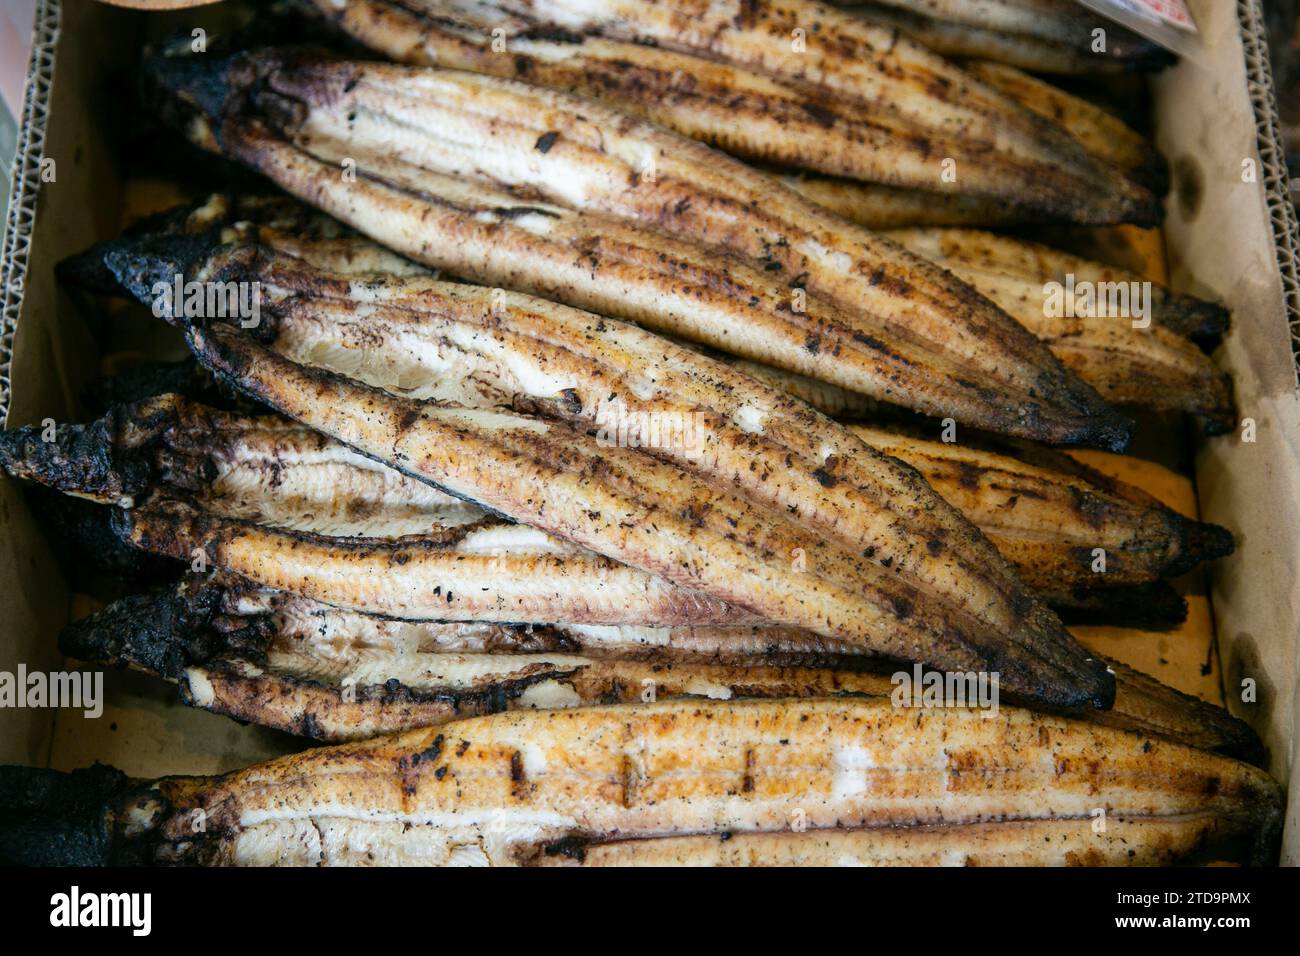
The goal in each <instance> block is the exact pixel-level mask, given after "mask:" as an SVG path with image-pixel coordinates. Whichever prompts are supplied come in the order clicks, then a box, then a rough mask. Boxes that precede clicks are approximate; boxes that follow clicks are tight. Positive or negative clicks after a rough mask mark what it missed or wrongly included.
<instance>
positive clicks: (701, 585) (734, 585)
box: [187, 327, 1109, 705]
mask: <svg viewBox="0 0 1300 956" xmlns="http://www.w3.org/2000/svg"><path fill="white" fill-rule="evenodd" d="M187 334H188V337H189V339H190V342H191V348H192V350H193V351H194V353H195V355H196V356H197V357H198V358H199V359H200V360H201V361H203V362H204V363H205V364H206V365H208V366H209V367H210V368H212V369H213V370H214V371H215V372H217V373H218V375H220V376H222V377H225V378H227V379H229V380H230V381H231V382H232V383H238V386H239V387H240V388H241V389H243V390H245V391H247V392H248V393H249V394H250V395H254V396H256V397H258V398H259V399H260V400H262V401H265V402H267V403H268V404H270V405H272V406H273V407H276V408H277V409H278V410H279V411H281V412H282V413H284V414H287V415H289V416H290V417H293V418H297V419H299V420H301V421H304V422H305V423H307V424H310V425H311V426H312V427H315V428H317V429H318V430H321V431H323V432H325V433H326V434H329V435H331V436H332V437H334V438H336V439H338V440H340V441H342V442H344V443H345V444H348V445H351V446H352V447H354V448H357V449H358V450H359V451H362V452H363V453H364V454H367V455H370V456H372V457H375V458H377V459H379V460H385V461H388V462H395V463H397V465H398V467H400V468H401V469H402V470H403V471H407V472H408V473H411V474H414V475H416V476H418V477H422V478H425V479H426V480H430V481H432V482H434V483H435V484H438V485H440V486H442V487H444V488H446V489H447V490H449V491H451V492H452V493H453V494H458V495H462V496H464V497H468V498H471V499H474V500H478V501H481V502H483V503H485V504H486V505H487V506H488V507H490V508H492V509H494V510H497V511H500V512H503V513H505V514H508V515H510V516H511V517H514V518H515V519H516V520H520V521H523V522H525V523H528V524H532V525H534V526H536V527H540V528H542V529H543V530H547V531H549V532H551V533H554V534H557V535H558V536H560V537H562V538H567V539H569V540H572V541H574V542H575V543H577V544H581V545H584V546H587V547H593V549H594V550H597V551H599V552H600V553H603V554H606V555H607V556H608V557H611V558H614V559H616V560H619V561H623V562H625V563H628V564H632V565H633V566H634V567H638V568H640V569H641V570H644V571H648V572H650V573H652V574H657V575H661V576H663V577H666V578H668V579H669V580H670V581H673V582H674V583H678V584H681V585H684V586H686V587H690V588H693V589H697V590H703V591H705V592H706V593H709V594H712V595H713V596H714V597H717V598H720V599H722V600H724V601H726V602H728V603H731V604H738V605H739V606H741V607H745V608H748V609H749V610H751V611H754V612H755V613H757V614H759V615H761V616H762V617H764V618H766V619H767V620H772V621H776V622H779V623H786V624H794V625H798V626H802V627H806V628H808V629H810V630H813V631H816V632H817V633H820V634H823V635H825V636H829V637H837V638H842V639H846V640H851V641H859V642H863V643H864V644H866V645H869V646H871V647H872V648H873V649H874V650H876V651H878V652H879V653H882V654H886V655H889V656H893V657H897V658H903V659H908V660H913V659H924V660H931V661H937V660H940V659H942V660H944V661H945V663H944V664H943V665H939V666H945V667H950V668H955V669H961V670H984V671H997V672H998V673H999V674H1001V675H1002V678H1001V679H1002V683H1003V686H1004V687H1006V688H1008V690H1012V689H1015V690H1016V691H1018V692H1024V693H1025V694H1026V696H1027V697H1036V696H1042V697H1043V698H1044V699H1051V700H1056V701H1058V702H1060V703H1082V702H1083V701H1084V700H1096V701H1098V702H1099V703H1101V704H1102V705H1105V704H1107V703H1108V685H1109V675H1104V674H1101V673H1099V668H1097V666H1096V665H1095V663H1093V662H1091V661H1089V660H1087V659H1086V658H1085V656H1084V655H1082V653H1081V652H1079V651H1078V650H1077V649H1076V647H1075V646H1074V645H1073V643H1072V642H1070V641H1065V642H1060V641H1058V640H1053V639H1050V638H1049V639H1048V640H1047V641H1042V640H1040V639H1037V638H1031V639H1029V640H1028V641H1027V642H1024V643H1022V642H1019V641H1008V640H1007V639H1006V638H1005V637H1001V638H994V639H992V640H991V642H990V639H989V637H986V636H984V635H983V634H981V633H980V632H981V631H983V630H986V629H985V626H984V625H982V624H981V623H979V622H977V621H975V620H974V619H973V618H969V617H968V616H967V615H965V614H963V613H962V612H961V611H960V610H959V609H956V608H952V609H944V612H943V613H941V612H940V610H939V609H938V608H933V607H931V606H930V604H929V602H923V601H922V600H920V595H919V593H918V592H917V591H916V589H915V588H913V587H910V586H908V585H906V584H905V583H904V582H902V581H899V580H898V579H897V578H893V577H890V576H889V575H887V574H884V573H882V569H880V567H879V565H876V564H874V563H871V562H869V561H868V562H866V563H864V562H863V560H861V559H859V558H857V557H855V556H853V555H850V554H849V553H848V552H847V551H845V550H844V549H843V548H841V547H840V546H838V545H837V544H835V543H834V542H829V541H823V540H810V537H815V536H810V535H809V534H808V533H807V532H806V531H804V530H802V529H800V528H799V527H798V526H795V525H793V524H792V523H790V522H788V520H787V519H786V517H785V516H784V515H782V514H781V513H780V512H775V511H772V510H770V509H768V508H766V507H763V506H759V505H756V504H754V503H752V502H750V501H746V500H744V499H741V498H738V497H736V496H734V495H732V494H730V493H728V492H723V491H720V490H719V489H718V488H717V487H715V486H712V485H709V484H708V483H706V482H704V481H701V480H699V479H696V478H695V477H694V476H692V475H690V474H689V473H686V472H683V471H681V470H679V469H676V468H673V467H670V466H668V465H667V464H665V463H661V462H658V461H657V460H655V459H651V458H648V457H647V456H644V455H637V454H633V453H631V452H630V451H629V450H628V449H622V448H611V447H608V446H601V445H600V444H599V443H598V442H596V441H595V440H594V439H590V438H588V437H586V436H585V435H582V434H580V433H578V432H576V431H572V430H570V429H569V428H568V427H567V426H565V425H562V424H560V423H550V422H547V423H545V424H542V423H541V422H540V421H539V420H537V419H528V418H525V417H523V416H500V415H494V414H491V413H484V412H480V411H477V410H469V409H454V408H444V407H436V408H435V407H430V406H427V405H421V404H419V403H415V402H410V401H408V400H403V399H399V398H397V397H395V396H392V395H390V394H389V393H386V392H382V391H378V390H375V389H370V388H367V387H365V386H362V385H359V384H358V383H355V382H349V381H347V380H345V379H342V378H340V377H339V376H335V375H329V374H325V373H322V372H319V371H315V370H311V369H307V368H304V367H302V366H296V365H294V364H293V363H291V362H287V361H285V360H283V359H282V358H280V357H279V356H277V355H276V354H275V353H273V352H271V351H270V350H268V349H266V348H264V347H262V346H259V345H256V344H254V343H251V342H248V341H246V340H244V339H242V338H241V337H240V336H239V335H237V334H235V333H233V332H230V331H228V330H225V329H223V328H221V327H214V328H212V329H210V330H206V331H205V330H198V329H190V330H189V331H188V333H187ZM655 502H658V504H655ZM663 502H673V503H674V508H673V510H672V511H667V510H665V509H664V508H663V505H662V503H663ZM665 543H667V546H666V545H665ZM796 551H799V552H800V553H801V554H803V556H804V560H805V564H804V568H805V569H806V570H798V571H796V570H794V569H793V566H792V565H791V564H790V561H791V557H790V556H792V555H794V554H795V553H796ZM809 570H811V571H813V572H814V573H812V574H809V573H807V571H809ZM900 599H901V601H902V603H899V602H900ZM1031 606H1032V605H1031ZM958 622H961V628H963V629H967V633H965V634H963V633H962V632H961V630H959V629H958V628H957V627H956V626H955V625H957V624H958ZM990 637H991V636H990ZM914 655H915V656H914ZM980 664H983V665H986V666H978V665H980ZM959 665H961V666H959ZM1058 674H1059V675H1060V676H1057V675H1058ZM1067 675H1068V676H1067ZM1083 688H1087V690H1082V689H1083Z"/></svg>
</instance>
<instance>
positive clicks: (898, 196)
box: [780, 173, 1039, 229]
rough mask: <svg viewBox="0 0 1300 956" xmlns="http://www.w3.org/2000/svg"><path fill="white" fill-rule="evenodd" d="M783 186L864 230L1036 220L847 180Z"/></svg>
mask: <svg viewBox="0 0 1300 956" xmlns="http://www.w3.org/2000/svg"><path fill="white" fill-rule="evenodd" d="M780 179H781V182H782V184H783V185H785V186H787V187H788V188H790V189H793V190H794V191H795V192H797V193H799V195H801V196H803V197H804V198H805V199H809V200H811V201H812V202H815V203H816V204H817V205H819V206H824V207H825V208H827V209H829V210H830V211H831V212H833V213H835V214H836V215H837V216H842V217H843V218H845V219H847V220H849V222H854V223H857V224H858V225H859V226H865V227H866V228H867V229H910V228H919V227H925V226H981V227H985V228H988V227H992V226H1014V225H1020V224H1022V223H1027V222H1034V221H1039V217H1037V216H1035V215H1034V213H1033V211H1032V210H1028V209H1024V208H1023V207H1020V206H1016V205H1015V204H1014V203H999V202H993V201H990V200H987V199H979V198H976V197H972V196H963V195H961V194H960V193H954V192H943V191H936V192H927V191H924V190H920V189H900V188H898V187H895V186H884V185H880V184H877V183H861V182H857V181H856V180H852V179H841V178H836V177H831V176H817V175H812V174H807V173H786V174H783V175H781V176H780Z"/></svg>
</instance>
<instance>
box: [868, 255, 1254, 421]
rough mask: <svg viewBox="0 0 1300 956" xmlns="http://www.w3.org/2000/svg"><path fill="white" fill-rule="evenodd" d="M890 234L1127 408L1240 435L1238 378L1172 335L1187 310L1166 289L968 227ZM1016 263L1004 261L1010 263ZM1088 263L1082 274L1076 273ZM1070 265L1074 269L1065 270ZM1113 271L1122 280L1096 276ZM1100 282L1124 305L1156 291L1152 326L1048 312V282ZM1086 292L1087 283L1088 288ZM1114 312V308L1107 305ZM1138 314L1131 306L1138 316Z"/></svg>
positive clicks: (1101, 291)
mask: <svg viewBox="0 0 1300 956" xmlns="http://www.w3.org/2000/svg"><path fill="white" fill-rule="evenodd" d="M890 235H891V236H892V237H893V238H895V239H897V240H898V241H899V242H901V243H902V244H903V245H905V246H907V247H908V248H909V249H912V250H913V251H914V252H916V253H917V254H918V255H926V256H927V257H929V258H932V259H933V260H934V261H935V262H938V263H939V264H941V265H942V266H944V267H945V268H947V269H949V270H951V271H952V272H953V273H954V274H956V275H959V276H961V278H962V279H964V280H965V281H967V282H969V283H970V284H971V285H972V286H974V287H975V288H976V289H978V290H979V291H980V292H981V293H983V294H984V295H986V296H988V297H989V298H990V299H992V300H993V301H994V302H996V303H997V304H998V305H999V306H1001V307H1002V308H1003V309H1005V310H1006V311H1007V312H1008V313H1010V314H1011V315H1013V316H1015V317H1016V319H1017V320H1018V321H1020V323H1021V324H1023V325H1024V326H1025V327H1026V328H1028V329H1029V330H1030V331H1032V332H1034V333H1035V334H1036V335H1037V336H1038V337H1039V338H1040V339H1041V340H1042V341H1043V342H1044V343H1045V344H1047V345H1048V347H1049V348H1051V350H1052V352H1053V353H1054V354H1055V355H1056V356H1057V358H1059V359H1060V360H1061V361H1062V363H1063V364H1064V365H1065V366H1066V367H1067V368H1069V369H1071V370H1072V371H1074V372H1075V373H1076V374H1077V375H1078V376H1079V377H1080V378H1081V379H1083V380H1084V381H1085V382H1087V383H1088V384H1089V385H1091V386H1092V387H1093V388H1095V389H1097V391H1098V392H1099V393H1100V394H1101V395H1103V396H1104V397H1105V398H1106V400H1107V401H1110V402H1114V403H1116V404H1120V405H1142V406H1145V407H1148V408H1154V409H1156V410H1159V411H1182V412H1187V413H1189V414H1191V415H1193V416H1194V417H1195V418H1196V419H1197V421H1198V422H1199V423H1200V425H1201V427H1202V428H1203V429H1204V430H1205V431H1206V432H1207V433H1208V434H1212V435H1217V434H1223V433H1224V432H1226V431H1230V430H1231V429H1232V428H1233V427H1234V426H1235V424H1236V420H1237V416H1236V409H1235V407H1234V405H1233V401H1232V383H1231V379H1230V378H1229V377H1228V376H1227V375H1226V374H1225V373H1223V372H1220V371H1219V370H1218V369H1217V368H1215V366H1214V363H1213V362H1212V361H1211V360H1210V358H1209V357H1208V356H1207V355H1206V354H1205V353H1204V352H1202V351H1201V350H1200V349H1199V348H1197V347H1196V346H1195V345H1194V344H1193V343H1192V342H1191V341H1189V340H1188V339H1186V338H1183V337H1182V336H1180V335H1178V334H1176V333H1175V332H1173V331H1171V330H1170V329H1168V328H1166V327H1165V326H1164V324H1163V323H1162V322H1161V320H1160V316H1161V313H1162V312H1163V311H1164V310H1165V307H1166V304H1168V305H1170V306H1172V308H1173V309H1174V310H1177V309H1178V308H1179V305H1180V302H1179V300H1178V299H1175V300H1173V301H1172V302H1171V301H1170V298H1169V296H1167V295H1166V294H1164V292H1163V290H1159V291H1158V287H1157V286H1156V285H1155V284H1154V283H1149V282H1145V281H1144V280H1142V279H1141V278H1140V277H1138V276H1133V275H1127V276H1125V274H1124V273H1123V271H1122V270H1110V269H1107V268H1106V267H1102V266H1099V264H1096V263H1088V262H1087V261H1086V260H1085V261H1082V262H1079V261H1078V259H1077V257H1072V256H1068V255H1065V254H1057V253H1055V250H1051V249H1045V248H1044V247H1040V246H1035V245H1034V244H1030V243H1019V242H1018V241H1017V240H1014V239H1003V238H1002V237H1000V236H995V235H992V234H989V233H981V232H978V231H967V230H956V229H954V230H907V231H895V232H892V233H890ZM1019 257H1023V258H1024V259H1027V260H1032V261H1034V262H1035V271H1037V272H1039V273H1040V274H1041V273H1043V272H1046V271H1048V270H1052V271H1055V272H1056V274H1057V275H1058V276H1059V278H1057V277H1056V276H1053V277H1051V278H1047V279H1042V280H1041V281H1040V279H1039V278H1038V277H1037V276H1026V275H1024V273H1023V272H1022V271H1013V270H1015V269H1016V267H1015V266H1014V265H1012V264H1010V263H1012V262H1014V260H1015V259H1016V258H1019ZM1004 262H1005V263H1007V264H1005V265H1004V264H1003V263H1004ZM1074 264H1079V265H1080V266H1081V270H1082V275H1081V274H1078V273H1075V272H1072V271H1070V270H1069V267H1070V266H1071V265H1074ZM1061 266H1065V267H1066V269H1065V271H1064V272H1062V271H1060V269H1059V267H1061ZM1107 273H1109V274H1113V275H1115V276H1116V278H1102V279H1092V278H1087V277H1088V276H1093V275H1098V274H1107ZM1066 281H1069V282H1070V283H1071V287H1074V286H1076V285H1078V284H1081V283H1087V282H1093V283H1106V285H1104V286H1101V285H1098V286H1097V289H1096V298H1097V300H1098V301H1099V302H1100V301H1108V300H1107V299H1106V298H1105V297H1106V296H1107V295H1108V293H1107V292H1106V290H1107V289H1112V290H1118V291H1122V295H1123V298H1122V299H1119V300H1117V301H1119V302H1121V303H1127V302H1130V295H1131V290H1134V289H1143V290H1148V289H1149V290H1150V292H1151V301H1150V302H1149V304H1148V305H1149V309H1150V311H1149V313H1148V315H1146V316H1143V318H1142V320H1149V324H1148V325H1147V327H1135V324H1134V323H1135V322H1139V321H1141V320H1139V319H1138V317H1137V316H1136V315H1124V314H1120V315H1114V316H1107V317H1100V316H1099V317H1070V316H1066V315H1061V316H1053V315H1049V314H1048V309H1047V303H1048V289H1047V288H1046V287H1045V284H1044V283H1047V282H1055V283H1062V284H1063V283H1064V282H1066ZM1079 287H1082V286H1079ZM1107 307H1108V308H1109V307H1110V306H1107ZM1131 310H1132V307H1131V306H1130V311H1131Z"/></svg>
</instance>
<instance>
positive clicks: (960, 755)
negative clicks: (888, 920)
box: [108, 699, 1281, 865]
mask: <svg viewBox="0 0 1300 956" xmlns="http://www.w3.org/2000/svg"><path fill="white" fill-rule="evenodd" d="M683 768H689V769H687V770H683ZM885 768H888V769H885ZM1098 807H1100V808H1103V809H1104V810H1105V811H1106V813H1107V816H1108V817H1110V816H1115V817H1119V818H1121V819H1125V820H1145V821H1153V822H1158V821H1171V820H1175V819H1181V818H1185V817H1186V816H1188V815H1191V814H1199V815H1208V816H1212V817H1213V818H1215V819H1216V820H1217V821H1218V822H1219V823H1220V824H1221V825H1222V827H1223V828H1224V832H1225V833H1233V834H1241V835H1245V836H1250V837H1254V838H1255V840H1256V843H1257V846H1258V847H1259V848H1260V850H1261V851H1262V852H1268V850H1269V848H1271V845H1272V844H1273V841H1275V839H1276V834H1277V828H1278V827H1279V825H1280V819H1281V796H1280V792H1279V789H1278V787H1277V784H1276V783H1275V782H1273V780H1272V779H1271V778H1269V777H1268V776H1267V775H1266V774H1265V773H1263V772H1262V771H1260V770H1257V769H1255V768H1253V767H1250V766H1248V765H1246V764H1241V763H1238V762H1236V761H1232V760H1229V759H1227V758H1223V757H1219V756H1217V755H1214V754H1206V753H1203V752H1199V751H1194V750H1190V749H1188V748H1185V747H1181V746H1179V745H1177V744H1172V743H1168V742H1165V741H1161V740H1159V739H1156V738H1151V737H1146V736H1143V735H1139V734H1129V733H1125V732H1120V731H1114V730H1111V729H1109V728H1105V727H1097V726H1092V725H1087V724H1082V723H1079V722H1075V721H1068V720H1062V719H1060V718H1056V717H1050V716H1046V715H1041V714H1034V713H1031V712H1028V711H1020V710H1011V709H1004V710H1003V711H1002V712H1001V713H1000V714H999V716H998V718H997V719H994V720H988V719H985V718H983V717H982V716H981V715H980V714H978V713H976V712H971V711H965V710H955V709H945V710H921V711H914V710H911V709H908V708H896V707H894V706H892V705H891V703H890V702H889V701H887V700H855V699H845V700H825V699H821V700H818V699H813V700H782V701H761V700H760V701H732V702H699V701H685V700H674V701H660V702H657V703H653V704H642V705H635V706H629V705H615V706H602V707H587V708H577V709H573V710H560V711H522V710H521V711H510V712H506V713H502V714H494V715H490V716H486V717H479V718H472V719H470V720H463V721H456V722H453V723H450V724H447V725H444V726H442V727H438V728H429V729H424V730H418V731H411V732H407V733H404V734H399V735H395V736H389V737H379V738H374V739H371V740H368V741H364V742H360V743H354V744H344V745H340V746H336V747H328V748H318V749H315V750H311V751H308V752H306V753H300V754H295V755H292V756H289V757H285V758H281V759H279V760H275V761H270V762H268V763H265V764H260V765H257V766H254V767H249V768H247V769H245V770H242V771H236V772H234V773H231V774H227V775H225V776H222V777H208V778H203V777H192V778H179V777H174V778H167V779H164V780H159V781H155V782H153V783H152V784H150V783H144V784H141V785H139V786H138V787H137V788H136V789H134V790H133V791H130V792H128V793H126V794H123V795H120V796H117V797H115V799H114V801H113V812H112V813H111V814H109V815H108V825H109V829H110V833H111V834H112V836H113V837H114V838H115V842H116V844H117V847H115V850H116V852H117V853H118V854H120V855H123V856H126V855H128V854H132V855H134V856H135V857H136V858H137V859H139V858H142V857H143V858H146V859H150V860H152V861H153V862H156V863H171V864H196V863H198V864H207V865H270V864H280V865H286V864H287V865H322V864H326V865H327V864H331V863H346V862H353V860H352V858H351V857H350V855H349V854H348V853H347V852H346V845H347V843H348V842H350V841H349V837H350V836H351V837H356V838H358V839H361V838H364V837H365V836H367V835H369V836H372V837H375V838H376V839H374V841H373V843H372V846H373V847H374V849H375V850H376V851H377V852H378V853H380V854H382V855H383V856H384V857H385V859H386V860H389V861H391V862H415V861H422V862H425V863H427V864H444V865H445V864H447V863H455V862H464V861H465V857H466V856H470V857H472V858H473V859H474V861H475V862H479V863H488V864H495V865H510V864H517V863H518V862H519V861H520V860H521V858H529V857H532V856H534V855H535V853H536V851H537V848H538V847H540V846H547V845H551V846H554V845H559V844H563V843H565V842H566V841H567V842H569V843H570V844H571V845H572V844H573V843H574V842H576V844H577V845H578V846H581V845H583V844H589V843H600V842H607V841H609V840H611V839H620V840H625V839H635V838H637V837H641V836H653V837H665V836H695V835H706V834H720V833H723V832H727V833H733V834H736V833H782V832H789V831H790V829H791V820H792V819H793V818H794V815H795V813H796V811H801V816H802V818H803V819H804V820H805V821H806V824H807V832H809V833H813V834H818V833H820V832H821V831H833V832H835V833H838V832H841V831H843V830H860V829H866V828H871V827H884V826H888V827H915V826H935V825H938V824H943V825H945V826H949V827H952V828H953V829H952V839H953V845H954V846H960V845H961V842H960V841H961V837H962V833H963V830H962V827H964V826H967V825H975V824H984V823H988V822H992V821H1022V820H1023V821H1036V822H1043V821H1073V822H1075V823H1076V824H1077V825H1078V826H1079V827H1081V828H1087V829H1089V830H1090V829H1091V821H1092V819H1093V818H1094V812H1093V811H1094V810H1095V808H1098ZM196 811H198V812H200V813H201V814H202V816H203V819H204V820H205V824H206V826H205V827H204V829H203V831H202V832H201V833H198V834H196V833H195V828H194V826H193V821H194V817H195V813H196ZM312 833H314V834H316V836H315V838H311V837H310V835H311V834H312ZM298 836H307V837H308V839H306V840H303V839H295V838H293V837H298ZM118 847H120V849H118Z"/></svg>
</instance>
